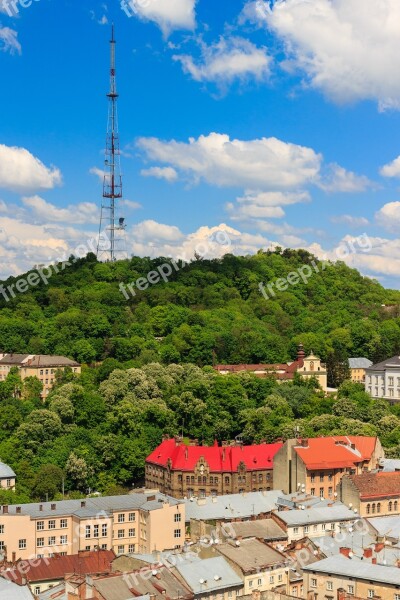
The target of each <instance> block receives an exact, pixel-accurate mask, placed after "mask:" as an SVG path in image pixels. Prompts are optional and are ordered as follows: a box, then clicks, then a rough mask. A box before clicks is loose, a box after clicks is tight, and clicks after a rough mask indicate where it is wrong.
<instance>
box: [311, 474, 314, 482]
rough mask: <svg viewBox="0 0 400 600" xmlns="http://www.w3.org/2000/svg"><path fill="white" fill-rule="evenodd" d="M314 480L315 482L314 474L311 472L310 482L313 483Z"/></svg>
mask: <svg viewBox="0 0 400 600" xmlns="http://www.w3.org/2000/svg"><path fill="white" fill-rule="evenodd" d="M314 482H315V474H314V473H313V474H312V475H311V483H314Z"/></svg>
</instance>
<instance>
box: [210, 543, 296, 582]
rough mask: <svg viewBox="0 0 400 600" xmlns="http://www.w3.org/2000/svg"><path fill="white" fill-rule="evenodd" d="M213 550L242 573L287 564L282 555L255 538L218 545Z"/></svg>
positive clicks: (255, 571)
mask: <svg viewBox="0 0 400 600" xmlns="http://www.w3.org/2000/svg"><path fill="white" fill-rule="evenodd" d="M215 549H216V550H217V552H219V553H220V554H222V555H223V556H225V557H226V558H228V559H229V560H230V561H232V562H233V563H235V564H236V565H237V566H238V567H239V568H240V569H241V570H242V571H243V572H244V573H257V572H259V569H267V568H268V567H271V566H272V565H276V564H280V563H286V562H287V559H286V557H285V556H284V555H283V554H281V553H280V552H278V551H277V550H275V549H274V548H272V546H269V545H268V544H265V543H264V542H260V541H259V540H257V539H255V538H249V539H246V540H240V541H239V540H236V541H230V542H226V543H225V544H218V545H217V546H215Z"/></svg>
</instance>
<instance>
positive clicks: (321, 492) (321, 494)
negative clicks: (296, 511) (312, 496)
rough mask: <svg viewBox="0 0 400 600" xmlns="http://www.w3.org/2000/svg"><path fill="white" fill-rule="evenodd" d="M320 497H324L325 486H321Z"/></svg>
mask: <svg viewBox="0 0 400 600" xmlns="http://www.w3.org/2000/svg"><path fill="white" fill-rule="evenodd" d="M319 497H320V498H323V497H324V488H319Z"/></svg>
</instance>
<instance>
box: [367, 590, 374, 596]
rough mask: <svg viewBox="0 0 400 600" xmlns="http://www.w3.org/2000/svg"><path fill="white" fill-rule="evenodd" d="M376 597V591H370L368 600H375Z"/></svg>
mask: <svg viewBox="0 0 400 600" xmlns="http://www.w3.org/2000/svg"><path fill="white" fill-rule="evenodd" d="M374 597H375V590H368V598H374Z"/></svg>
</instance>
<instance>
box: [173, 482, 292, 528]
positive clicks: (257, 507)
mask: <svg viewBox="0 0 400 600" xmlns="http://www.w3.org/2000/svg"><path fill="white" fill-rule="evenodd" d="M282 495H283V492H282V491H281V490H271V491H269V492H248V493H244V494H226V495H225V496H215V497H211V496H207V498H201V499H199V500H193V501H191V500H184V502H185V514H186V521H187V522H188V521H190V519H197V520H202V521H209V520H213V519H216V520H221V521H231V520H232V519H249V518H251V517H252V516H254V515H260V514H267V513H270V512H271V511H273V510H275V509H276V502H277V500H278V498H280V497H281V496H282Z"/></svg>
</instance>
